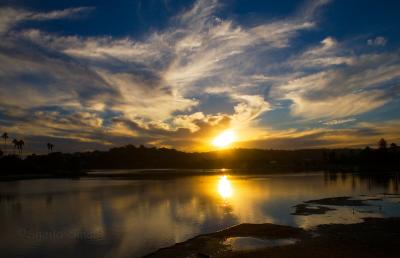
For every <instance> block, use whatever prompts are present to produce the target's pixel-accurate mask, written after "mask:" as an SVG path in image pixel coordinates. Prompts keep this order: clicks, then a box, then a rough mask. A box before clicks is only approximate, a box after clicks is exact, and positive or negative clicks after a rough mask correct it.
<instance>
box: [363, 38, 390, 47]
mask: <svg viewBox="0 0 400 258" xmlns="http://www.w3.org/2000/svg"><path fill="white" fill-rule="evenodd" d="M386 42H387V39H386V38H384V37H382V36H378V37H376V38H372V39H368V40H367V44H368V45H370V46H379V47H382V46H385V45H386Z"/></svg>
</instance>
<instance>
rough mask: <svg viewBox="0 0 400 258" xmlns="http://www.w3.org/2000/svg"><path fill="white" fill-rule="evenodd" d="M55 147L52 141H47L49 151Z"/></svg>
mask: <svg viewBox="0 0 400 258" xmlns="http://www.w3.org/2000/svg"><path fill="white" fill-rule="evenodd" d="M53 148H54V144H51V143H49V142H48V143H47V150H48V151H49V152H53Z"/></svg>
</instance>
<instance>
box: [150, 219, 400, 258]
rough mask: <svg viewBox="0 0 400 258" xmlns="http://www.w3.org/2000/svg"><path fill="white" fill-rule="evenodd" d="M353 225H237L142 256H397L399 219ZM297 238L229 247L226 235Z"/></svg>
mask: <svg viewBox="0 0 400 258" xmlns="http://www.w3.org/2000/svg"><path fill="white" fill-rule="evenodd" d="M363 220H364V221H363V222H361V223H355V224H324V225H319V226H317V227H316V228H314V229H310V230H304V229H301V228H296V227H290V226H283V225H277V224H269V223H266V224H247V223H245V224H239V225H236V226H233V227H230V228H227V229H224V230H221V231H217V232H214V233H210V234H203V235H198V236H196V237H194V238H191V239H189V240H187V241H184V242H181V243H176V244H174V245H172V246H169V247H165V248H160V249H158V250H157V251H155V252H153V253H150V254H147V255H145V256H143V257H145V258H163V257H176V258H179V257H221V258H226V257H272V258H274V257H277V258H278V257H322V256H325V257H345V258H346V257H349V258H350V257H399V256H400V254H399V251H398V239H400V218H364V219H363ZM235 237H251V238H259V239H263V240H276V239H288V238H290V239H296V240H297V241H296V242H294V243H291V244H287V245H280V246H269V247H261V248H256V249H248V250H232V249H229V247H228V246H226V245H225V244H224V241H225V240H226V239H228V238H235Z"/></svg>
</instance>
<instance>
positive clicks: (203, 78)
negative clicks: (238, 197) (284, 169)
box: [0, 0, 400, 153]
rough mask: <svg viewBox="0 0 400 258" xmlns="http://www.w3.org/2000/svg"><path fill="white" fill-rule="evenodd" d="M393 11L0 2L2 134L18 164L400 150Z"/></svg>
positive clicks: (386, 7)
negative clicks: (120, 151) (136, 152)
mask: <svg viewBox="0 0 400 258" xmlns="http://www.w3.org/2000/svg"><path fill="white" fill-rule="evenodd" d="M398 10H400V2H399V1H378V0H376V1H367V0H366V1H361V0H359V1H357V0H355V1H339V0H336V1H334V0H332V1H330V0H316V1H289V0H281V1H255V0H253V1H249V0H225V1H223V0H221V1H217V0H195V1H193V0H146V1H145V0H143V1H140V0H137V1H133V0H130V1H127V0H121V1H89V0H84V1H82V0H81V1H74V0H68V1H61V0H60V1H53V0H50V1H48V0H42V1H32V0H13V1H7V0H6V1H4V0H2V1H0V131H2V132H7V133H8V134H9V135H10V139H12V138H17V139H23V140H24V141H25V149H26V151H27V152H37V153H40V152H46V151H47V149H46V143H47V142H52V143H53V144H54V145H55V150H56V151H63V152H73V151H85V150H94V149H100V150H102V149H108V148H111V147H115V146H121V145H125V144H134V145H140V144H143V145H145V146H156V147H169V148H176V149H179V150H184V151H208V150H213V149H215V147H214V146H212V144H211V143H212V141H213V139H214V138H215V137H216V136H217V135H219V134H220V133H221V132H224V131H226V130H230V131H233V132H234V134H235V137H236V142H235V143H234V144H232V145H231V146H230V147H234V148H263V149H302V148H342V147H365V146H366V145H371V146H374V145H376V142H377V141H378V140H379V139H380V138H381V137H384V138H385V139H387V140H388V142H396V143H398V144H400V114H399V111H400V98H399V96H400V33H399V32H400V29H399V28H400V18H399V15H398Z"/></svg>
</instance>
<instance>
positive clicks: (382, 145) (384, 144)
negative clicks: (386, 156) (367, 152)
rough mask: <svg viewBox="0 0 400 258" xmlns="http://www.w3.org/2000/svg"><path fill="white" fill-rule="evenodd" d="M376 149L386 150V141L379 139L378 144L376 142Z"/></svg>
mask: <svg viewBox="0 0 400 258" xmlns="http://www.w3.org/2000/svg"><path fill="white" fill-rule="evenodd" d="M378 147H379V149H381V150H386V148H387V142H386V140H385V139H383V138H381V139H380V140H379V142H378Z"/></svg>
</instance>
